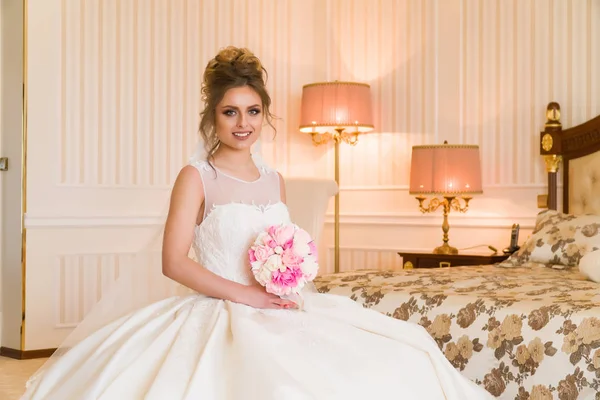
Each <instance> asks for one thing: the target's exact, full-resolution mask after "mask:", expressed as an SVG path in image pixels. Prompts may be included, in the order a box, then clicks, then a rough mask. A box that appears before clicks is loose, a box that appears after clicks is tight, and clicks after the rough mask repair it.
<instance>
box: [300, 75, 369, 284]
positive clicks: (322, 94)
mask: <svg viewBox="0 0 600 400" xmlns="http://www.w3.org/2000/svg"><path fill="white" fill-rule="evenodd" d="M372 130H373V111H372V108H371V87H370V86H369V85H368V84H366V83H357V82H340V81H334V82H319V83H311V84H308V85H304V86H303V87H302V105H301V112H300V131H301V132H306V133H310V134H311V135H312V140H313V143H314V144H315V145H317V146H318V145H321V144H325V143H327V142H329V141H331V140H333V142H334V151H335V166H334V168H335V182H336V183H337V185H338V188H339V185H340V179H339V178H340V155H339V148H340V142H344V143H348V144H350V145H355V144H356V143H357V142H358V135H359V134H361V133H364V132H370V131H372ZM334 234H335V245H334V257H335V259H334V266H335V268H334V270H335V272H336V273H337V272H340V194H339V190H338V193H337V194H336V195H335V210H334Z"/></svg>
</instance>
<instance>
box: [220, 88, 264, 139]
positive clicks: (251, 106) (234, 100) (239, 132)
mask: <svg viewBox="0 0 600 400" xmlns="http://www.w3.org/2000/svg"><path fill="white" fill-rule="evenodd" d="M215 111H216V112H215V120H216V121H215V127H216V132H217V137H218V138H219V140H220V141H221V146H223V145H224V146H227V147H229V148H231V149H234V150H244V149H250V147H251V146H252V145H253V144H254V142H256V140H257V139H258V138H259V137H260V132H261V130H262V124H263V112H262V101H261V100H260V96H259V95H258V93H256V92H255V91H254V89H252V88H251V87H249V86H241V87H236V88H231V89H229V90H227V92H225V95H224V96H223V99H221V101H220V102H219V104H217V108H216V110H215Z"/></svg>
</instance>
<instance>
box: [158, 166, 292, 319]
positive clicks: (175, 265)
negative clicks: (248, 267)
mask: <svg viewBox="0 0 600 400" xmlns="http://www.w3.org/2000/svg"><path fill="white" fill-rule="evenodd" d="M203 202H204V187H203V184H202V179H201V178H200V174H199V172H198V170H196V169H195V168H194V167H193V166H186V167H184V168H183V169H182V170H181V172H180V173H179V176H178V177H177V180H176V181H175V185H174V186H173V192H172V194H171V204H170V206H169V214H168V216H167V222H166V225H165V232H164V237H163V251H162V270H163V274H164V275H165V276H167V277H169V278H171V279H173V280H174V281H176V282H178V283H180V284H182V285H184V286H187V287H189V288H190V289H192V290H195V291H197V292H199V293H202V294H204V295H206V296H209V297H214V298H218V299H223V300H230V301H233V302H236V303H244V304H248V305H250V306H253V307H256V308H283V307H285V308H288V307H290V305H292V304H293V303H291V302H289V301H286V300H282V299H280V298H279V297H278V296H275V295H272V294H269V293H267V292H266V291H265V290H264V288H262V287H259V286H258V285H251V286H247V285H243V284H240V283H237V282H233V281H230V280H228V279H225V278H222V277H220V276H219V275H217V274H215V273H213V272H211V271H209V270H207V269H206V268H203V267H202V266H201V265H199V264H198V263H197V262H195V261H194V260H192V259H190V258H189V257H188V253H189V250H190V247H191V245H192V240H193V238H194V229H195V226H196V220H197V218H198V212H199V210H200V208H201V206H202V203H203Z"/></svg>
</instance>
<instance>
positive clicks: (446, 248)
mask: <svg viewBox="0 0 600 400" xmlns="http://www.w3.org/2000/svg"><path fill="white" fill-rule="evenodd" d="M461 198H462V199H463V200H464V202H465V206H464V207H461V205H460V200H459V199H461ZM416 199H417V200H418V201H419V210H420V211H421V212H422V213H423V214H425V213H428V212H434V211H436V210H437V209H438V208H439V207H443V213H444V222H443V223H442V232H444V235H443V242H444V244H442V245H441V246H438V247H436V248H435V249H433V254H458V249H457V248H456V247H453V246H450V245H449V244H448V241H449V236H448V231H449V230H450V224H449V223H448V214H450V210H454V211H458V212H462V213H464V212H466V211H467V210H468V208H469V201H470V200H471V197H468V196H462V197H456V196H451V195H447V196H443V200H440V199H438V198H433V199H431V200H430V201H429V204H427V205H425V206H424V205H423V202H424V201H425V199H426V198H425V197H424V196H417V197H416Z"/></svg>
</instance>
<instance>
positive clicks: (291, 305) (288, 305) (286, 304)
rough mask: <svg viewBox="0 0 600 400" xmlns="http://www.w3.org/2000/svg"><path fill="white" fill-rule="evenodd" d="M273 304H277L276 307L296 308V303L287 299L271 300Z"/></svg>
mask: <svg viewBox="0 0 600 400" xmlns="http://www.w3.org/2000/svg"><path fill="white" fill-rule="evenodd" d="M273 304H275V305H276V306H277V308H285V309H287V308H298V305H297V304H296V303H294V302H293V301H289V300H284V299H279V298H278V299H277V300H274V301H273Z"/></svg>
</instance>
